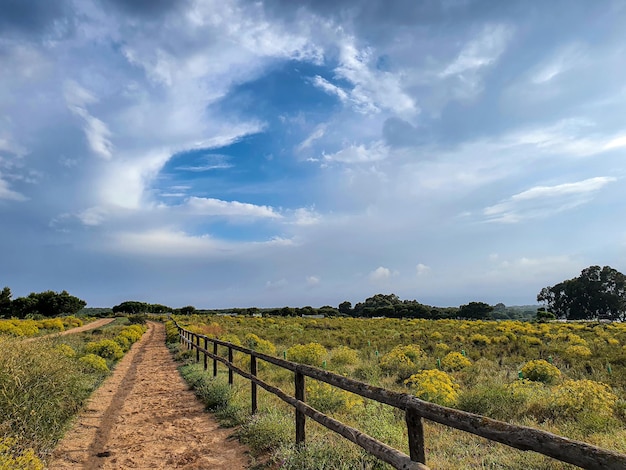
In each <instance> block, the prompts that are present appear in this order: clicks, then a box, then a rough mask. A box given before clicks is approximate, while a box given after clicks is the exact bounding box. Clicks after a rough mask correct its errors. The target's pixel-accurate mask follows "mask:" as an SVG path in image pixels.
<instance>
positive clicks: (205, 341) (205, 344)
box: [204, 336, 209, 370]
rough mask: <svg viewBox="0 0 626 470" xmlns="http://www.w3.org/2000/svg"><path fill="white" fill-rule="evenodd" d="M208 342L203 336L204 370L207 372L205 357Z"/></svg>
mask: <svg viewBox="0 0 626 470" xmlns="http://www.w3.org/2000/svg"><path fill="white" fill-rule="evenodd" d="M208 340H209V339H208V338H207V337H206V336H205V337H204V370H207V369H208V368H209V364H208V359H207V355H206V352H207V345H208Z"/></svg>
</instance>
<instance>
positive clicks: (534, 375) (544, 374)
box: [522, 359, 561, 384]
mask: <svg viewBox="0 0 626 470" xmlns="http://www.w3.org/2000/svg"><path fill="white" fill-rule="evenodd" d="M522 375H523V376H524V378H525V379H528V380H532V381H533V382H543V383H545V384H551V383H554V382H556V381H557V380H559V378H560V377H561V371H560V370H559V369H557V368H556V367H555V366H553V365H552V364H550V363H549V362H548V361H544V360H543V359H538V360H536V361H530V362H527V363H526V364H525V365H524V367H522Z"/></svg>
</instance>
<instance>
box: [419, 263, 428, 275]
mask: <svg viewBox="0 0 626 470" xmlns="http://www.w3.org/2000/svg"><path fill="white" fill-rule="evenodd" d="M416 272H417V275H418V276H420V277H421V276H425V275H427V274H428V273H430V266H426V265H425V264H422V263H418V265H417V266H416Z"/></svg>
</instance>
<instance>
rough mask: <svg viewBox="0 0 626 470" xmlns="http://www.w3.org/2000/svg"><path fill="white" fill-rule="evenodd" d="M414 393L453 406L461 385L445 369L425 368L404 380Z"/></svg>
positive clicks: (421, 397)
mask: <svg viewBox="0 0 626 470" xmlns="http://www.w3.org/2000/svg"><path fill="white" fill-rule="evenodd" d="M404 383H405V384H406V385H408V386H409V388H410V389H411V391H412V392H413V394H414V395H415V396H416V397H417V398H420V399H422V400H426V401H430V402H433V403H438V404H440V405H444V406H452V405H454V404H455V403H456V401H457V400H458V398H459V390H460V387H459V385H458V384H457V383H456V382H455V380H454V379H453V378H452V377H451V376H449V375H448V374H446V373H445V372H443V371H440V370H436V369H429V370H423V371H421V372H418V373H417V374H413V375H412V376H411V377H409V378H408V379H406V380H405V381H404Z"/></svg>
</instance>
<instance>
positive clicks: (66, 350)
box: [54, 344, 76, 357]
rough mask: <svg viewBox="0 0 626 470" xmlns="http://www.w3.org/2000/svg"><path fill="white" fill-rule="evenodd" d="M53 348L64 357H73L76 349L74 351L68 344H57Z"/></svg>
mask: <svg viewBox="0 0 626 470" xmlns="http://www.w3.org/2000/svg"><path fill="white" fill-rule="evenodd" d="M54 349H56V350H57V351H59V352H60V353H61V354H63V355H64V356H65V357H75V356H76V351H74V348H72V347H71V346H70V345H69V344H59V345H58V346H57V347H56V348H54Z"/></svg>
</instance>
